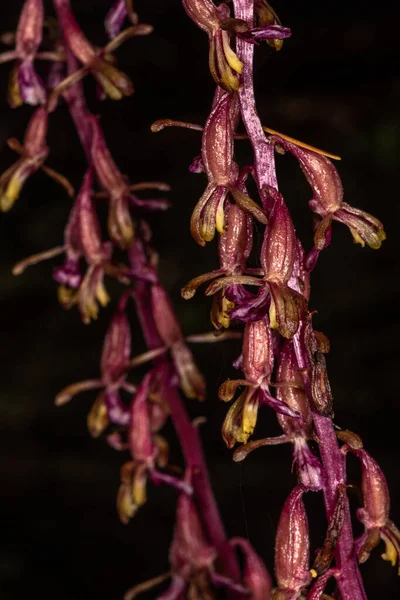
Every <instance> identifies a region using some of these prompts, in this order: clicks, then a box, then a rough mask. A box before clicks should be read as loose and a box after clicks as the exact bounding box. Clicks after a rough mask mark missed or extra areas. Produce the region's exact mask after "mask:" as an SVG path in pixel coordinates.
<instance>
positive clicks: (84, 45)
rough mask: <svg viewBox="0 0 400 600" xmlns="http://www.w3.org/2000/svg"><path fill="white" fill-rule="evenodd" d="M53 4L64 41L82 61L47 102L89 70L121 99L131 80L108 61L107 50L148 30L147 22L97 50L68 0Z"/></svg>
mask: <svg viewBox="0 0 400 600" xmlns="http://www.w3.org/2000/svg"><path fill="white" fill-rule="evenodd" d="M54 6H55V9H56V11H57V16H58V19H59V22H60V25H61V28H62V32H63V36H64V41H65V45H66V46H67V48H68V49H69V50H70V51H71V52H72V53H73V55H74V56H75V57H76V58H77V59H78V60H79V61H80V62H81V63H82V65H83V66H82V68H81V69H80V70H79V71H76V72H75V73H73V74H72V75H70V76H69V77H67V78H66V79H65V80H64V81H63V82H62V83H61V84H60V85H59V86H57V88H56V89H55V90H54V91H53V93H52V95H51V98H50V100H51V102H50V106H51V108H53V106H54V105H55V103H56V101H57V98H58V96H59V95H60V94H61V93H63V92H64V91H65V90H66V89H68V87H69V86H71V85H73V84H74V83H76V82H77V81H79V80H80V79H82V77H84V76H85V75H86V74H87V73H89V72H90V73H92V75H93V77H94V78H95V79H96V81H97V83H98V84H99V86H100V87H101V89H102V90H103V92H104V93H105V94H106V95H107V96H109V97H110V98H111V99H112V100H121V98H123V97H124V96H130V95H131V94H133V86H132V82H131V80H130V79H129V77H128V76H127V75H125V74H124V73H122V71H120V70H119V69H117V68H116V67H115V66H114V65H113V64H112V61H111V56H110V54H111V52H112V51H114V50H115V49H116V48H118V46H119V45H120V44H121V43H122V42H124V41H125V40H126V39H127V38H128V37H130V36H133V35H147V34H149V33H151V31H152V27H151V26H149V25H134V26H132V27H130V28H129V29H128V30H126V31H123V32H122V33H121V34H120V35H118V36H117V37H115V38H114V39H113V40H112V41H111V42H110V43H109V44H108V45H107V46H106V47H105V48H103V49H101V50H97V49H96V48H95V47H94V46H92V44H91V43H90V42H89V41H88V39H87V38H86V37H85V35H84V33H83V32H82V30H81V29H80V27H79V25H78V23H77V21H76V19H75V16H74V14H73V12H72V10H71V6H70V3H69V1H67V0H55V1H54Z"/></svg>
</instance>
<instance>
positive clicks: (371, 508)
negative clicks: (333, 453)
mask: <svg viewBox="0 0 400 600" xmlns="http://www.w3.org/2000/svg"><path fill="white" fill-rule="evenodd" d="M343 449H344V451H351V452H352V453H353V454H355V455H356V456H357V457H358V458H359V459H360V461H361V466H362V481H361V489H362V495H363V500H364V506H363V508H360V509H358V511H357V517H358V518H359V520H360V521H361V523H362V524H363V525H364V527H365V532H364V534H363V535H362V536H361V538H360V539H358V540H356V544H355V545H356V551H357V555H358V560H359V561H360V563H364V562H366V561H367V560H368V558H369V556H370V554H371V552H372V550H373V549H374V548H375V547H376V546H377V545H378V544H379V542H380V540H382V541H383V542H385V545H386V551H385V552H384V554H382V558H383V559H384V560H387V561H389V562H390V563H391V564H392V566H394V565H395V564H396V561H397V563H398V571H399V575H400V531H399V530H398V528H397V527H396V525H395V524H394V523H393V522H392V521H391V520H390V519H389V513H390V496H389V490H388V486H387V482H386V478H385V476H384V474H383V472H382V469H381V468H380V466H379V465H378V463H377V462H376V461H375V460H374V459H373V458H372V457H371V456H370V455H369V454H368V452H366V450H364V449H361V450H355V449H353V448H351V447H350V446H347V447H344V448H343Z"/></svg>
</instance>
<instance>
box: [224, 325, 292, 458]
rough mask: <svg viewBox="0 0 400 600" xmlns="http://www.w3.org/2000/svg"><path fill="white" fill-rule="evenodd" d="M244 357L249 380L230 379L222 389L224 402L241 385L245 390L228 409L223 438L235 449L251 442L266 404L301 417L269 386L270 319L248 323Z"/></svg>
mask: <svg viewBox="0 0 400 600" xmlns="http://www.w3.org/2000/svg"><path fill="white" fill-rule="evenodd" d="M242 356H243V364H242V368H243V371H244V374H245V377H246V378H245V379H234V380H228V381H226V382H225V383H223V384H222V386H221V387H220V389H219V397H220V399H221V400H224V401H230V400H232V399H233V397H234V395H235V393H236V390H237V388H238V387H239V386H244V387H245V390H244V391H243V392H242V393H241V394H240V396H239V397H238V398H237V400H235V402H234V403H233V405H232V406H231V407H230V409H229V410H228V413H227V415H226V417H225V421H224V424H223V426H222V436H223V438H224V441H225V443H226V445H227V446H228V448H232V447H233V446H234V445H235V443H236V442H239V443H243V444H246V443H247V440H248V438H249V437H250V435H252V433H253V431H254V428H255V425H256V422H257V414H258V409H259V407H260V406H262V405H263V404H266V405H267V406H270V407H271V408H273V409H274V410H275V411H276V412H278V413H281V414H285V415H288V416H290V417H293V418H299V417H300V414H299V413H298V412H297V411H296V410H293V409H292V408H290V407H289V406H288V405H287V404H286V403H285V402H282V401H281V400H279V399H277V398H274V397H273V396H272V395H271V394H270V391H269V383H270V377H271V374H272V370H273V366H274V356H273V349H272V338H271V330H270V328H269V326H268V323H267V321H266V319H263V320H260V321H256V322H253V323H246V326H245V330H244V336H243V351H242Z"/></svg>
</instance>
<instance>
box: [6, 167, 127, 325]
mask: <svg viewBox="0 0 400 600" xmlns="http://www.w3.org/2000/svg"><path fill="white" fill-rule="evenodd" d="M92 179H93V175H92V170H91V169H89V170H88V172H87V173H86V175H85V178H84V180H83V184H82V187H81V189H80V191H79V194H78V195H77V198H76V200H75V204H74V206H73V207H72V210H71V213H70V216H69V220H68V223H67V226H66V228H65V233H64V242H65V243H64V245H63V246H58V247H56V248H52V249H51V250H47V251H46V252H41V253H40V254H35V255H33V256H31V257H29V258H27V259H25V260H23V261H21V262H20V263H18V264H17V265H16V266H15V267H14V270H13V272H14V274H15V275H20V274H21V273H22V272H23V271H24V270H25V269H26V268H27V267H28V266H31V265H34V264H37V263H39V262H41V261H43V260H47V259H49V258H53V257H55V256H57V255H59V254H62V253H64V252H65V254H66V260H65V262H64V264H63V265H62V266H61V267H58V268H57V269H55V271H54V274H53V277H54V279H55V280H56V281H57V282H58V283H60V284H61V285H60V288H59V300H60V302H61V304H62V305H63V306H64V307H65V308H70V307H71V306H73V305H74V304H78V307H79V311H80V313H81V316H82V320H83V322H84V323H89V322H90V320H91V319H97V316H98V311H99V307H98V303H100V305H101V306H106V305H107V304H108V302H109V296H108V294H107V291H106V289H105V287H104V275H105V273H106V272H107V273H109V274H110V275H113V276H115V277H116V278H117V279H122V280H124V278H125V281H126V275H127V274H129V270H128V269H127V268H126V270H125V271H124V269H122V268H117V267H113V266H112V265H111V254H112V247H111V245H110V243H109V242H103V241H102V239H101V233H100V225H99V222H98V219H97V215H96V211H95V210H94V207H93V202H92ZM81 258H83V259H85V261H86V263H87V269H86V273H85V275H84V276H82V275H81V271H80V266H79V263H80V260H81Z"/></svg>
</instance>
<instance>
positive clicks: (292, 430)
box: [233, 340, 324, 491]
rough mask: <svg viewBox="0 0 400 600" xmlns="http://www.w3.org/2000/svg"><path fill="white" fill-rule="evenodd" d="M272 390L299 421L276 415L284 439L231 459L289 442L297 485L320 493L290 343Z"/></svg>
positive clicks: (258, 443) (259, 443) (253, 445)
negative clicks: (296, 474) (291, 445)
mask: <svg viewBox="0 0 400 600" xmlns="http://www.w3.org/2000/svg"><path fill="white" fill-rule="evenodd" d="M275 386H276V398H277V400H279V401H280V402H282V403H283V404H285V405H287V406H288V407H289V408H290V409H291V410H293V411H294V412H295V413H296V414H298V415H300V418H295V419H294V418H293V417H290V416H287V415H285V414H282V413H277V419H278V422H279V424H280V426H281V427H282V431H283V435H281V436H278V437H273V438H264V439H260V440H255V441H252V442H249V443H248V444H244V445H243V446H240V447H239V448H238V449H237V450H236V451H235V453H234V455H233V459H234V460H235V461H237V462H238V461H241V460H243V459H244V458H246V456H247V455H248V454H249V453H250V452H252V451H253V450H256V449H257V448H261V447H263V446H272V445H277V444H285V443H288V442H290V443H292V444H293V463H294V464H295V465H296V467H297V471H298V477H299V482H300V483H301V484H302V485H303V487H304V488H305V489H306V490H314V491H316V490H320V489H322V488H323V485H324V476H323V470H322V466H321V463H320V461H319V459H318V458H317V457H316V456H315V454H313V452H312V451H311V449H310V447H309V445H308V440H309V439H312V416H311V410H310V406H309V403H308V399H307V395H306V393H305V391H304V386H303V381H302V377H301V374H300V372H299V370H298V366H297V361H296V356H295V353H294V348H293V342H292V341H290V340H287V341H286V342H285V344H284V346H283V348H282V349H281V351H280V354H279V358H278V368H277V373H276V383H275Z"/></svg>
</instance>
